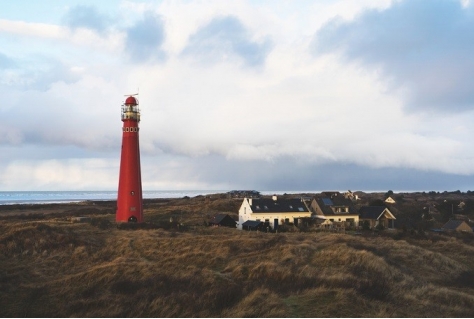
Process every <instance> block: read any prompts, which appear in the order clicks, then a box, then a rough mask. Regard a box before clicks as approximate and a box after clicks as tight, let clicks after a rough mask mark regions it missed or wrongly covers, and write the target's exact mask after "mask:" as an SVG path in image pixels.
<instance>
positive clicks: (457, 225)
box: [441, 219, 472, 232]
mask: <svg viewBox="0 0 474 319" xmlns="http://www.w3.org/2000/svg"><path fill="white" fill-rule="evenodd" d="M441 230H443V231H464V232H472V228H471V227H470V226H469V225H468V224H467V223H466V222H465V221H464V220H460V219H450V220H448V222H447V223H446V224H444V225H443V227H441Z"/></svg>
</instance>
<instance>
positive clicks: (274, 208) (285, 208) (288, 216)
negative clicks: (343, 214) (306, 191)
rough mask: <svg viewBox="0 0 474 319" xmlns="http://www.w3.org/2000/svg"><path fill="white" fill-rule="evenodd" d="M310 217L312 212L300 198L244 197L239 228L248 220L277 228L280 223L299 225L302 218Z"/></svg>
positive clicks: (272, 228) (270, 227) (273, 228)
mask: <svg viewBox="0 0 474 319" xmlns="http://www.w3.org/2000/svg"><path fill="white" fill-rule="evenodd" d="M310 217H311V212H310V211H309V209H308V207H307V206H306V203H305V202H304V201H303V200H302V199H300V198H291V199H281V198H278V197H277V196H273V197H272V198H244V200H243V201H242V204H241V206H240V209H239V222H238V223H237V228H238V229H243V225H244V223H245V222H247V221H256V222H262V223H263V224H264V226H265V229H266V228H267V227H268V228H269V229H271V230H277V229H278V226H279V225H282V224H290V223H293V224H295V225H298V222H299V220H300V219H303V218H310Z"/></svg>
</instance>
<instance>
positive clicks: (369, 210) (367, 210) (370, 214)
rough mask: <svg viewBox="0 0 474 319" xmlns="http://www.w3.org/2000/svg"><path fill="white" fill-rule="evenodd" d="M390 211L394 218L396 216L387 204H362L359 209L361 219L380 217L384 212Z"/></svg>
mask: <svg viewBox="0 0 474 319" xmlns="http://www.w3.org/2000/svg"><path fill="white" fill-rule="evenodd" d="M385 211H386V212H388V213H389V214H390V215H391V217H393V219H395V216H393V214H392V213H391V212H390V211H389V210H388V208H387V207H385V206H362V207H361V208H360V209H359V215H360V218H361V219H379V218H380V217H382V215H383V214H384V212H385Z"/></svg>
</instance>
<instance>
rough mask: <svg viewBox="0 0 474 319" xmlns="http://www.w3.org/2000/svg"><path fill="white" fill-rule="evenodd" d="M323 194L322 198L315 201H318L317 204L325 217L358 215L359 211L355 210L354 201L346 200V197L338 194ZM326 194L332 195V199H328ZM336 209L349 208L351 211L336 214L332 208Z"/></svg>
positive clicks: (318, 197) (317, 197)
mask: <svg viewBox="0 0 474 319" xmlns="http://www.w3.org/2000/svg"><path fill="white" fill-rule="evenodd" d="M322 194H323V195H322V196H316V197H315V198H314V199H315V200H316V203H317V204H318V206H319V208H320V209H321V210H322V212H323V214H324V215H351V214H352V215H357V211H356V209H355V208H354V206H353V204H352V201H351V200H350V199H348V198H345V197H344V195H342V194H340V193H336V192H334V193H329V192H325V193H322ZM326 194H332V197H327V196H326ZM336 207H344V208H345V207H347V208H348V210H349V211H348V212H334V210H333V209H332V208H336Z"/></svg>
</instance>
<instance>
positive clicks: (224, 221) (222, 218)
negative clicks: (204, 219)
mask: <svg viewBox="0 0 474 319" xmlns="http://www.w3.org/2000/svg"><path fill="white" fill-rule="evenodd" d="M236 225H237V222H236V221H235V220H234V219H233V218H232V217H230V216H229V215H227V214H217V215H216V216H214V217H212V218H211V220H210V221H209V226H223V227H230V228H235V226H236Z"/></svg>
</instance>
